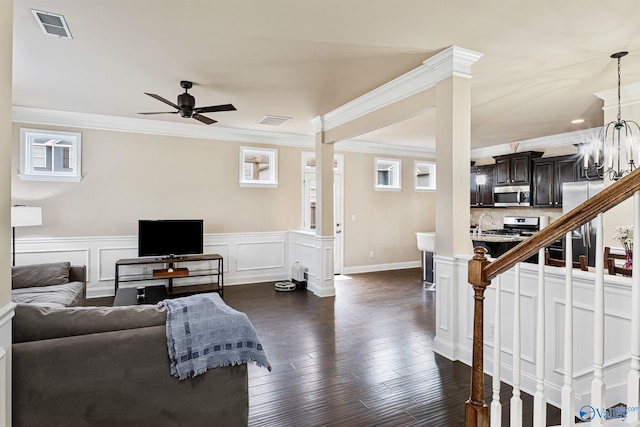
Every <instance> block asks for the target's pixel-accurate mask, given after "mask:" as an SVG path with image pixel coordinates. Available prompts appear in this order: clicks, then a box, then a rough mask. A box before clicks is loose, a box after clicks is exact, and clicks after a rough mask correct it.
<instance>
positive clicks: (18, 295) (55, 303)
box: [11, 282, 85, 307]
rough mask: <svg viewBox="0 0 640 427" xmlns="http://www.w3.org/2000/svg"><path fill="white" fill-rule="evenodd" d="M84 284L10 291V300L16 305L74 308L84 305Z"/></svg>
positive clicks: (75, 283)
mask: <svg viewBox="0 0 640 427" xmlns="http://www.w3.org/2000/svg"><path fill="white" fill-rule="evenodd" d="M84 295H85V284H84V282H71V283H65V284H63V285H49V286H36V287H31V288H18V289H13V290H12V291H11V300H12V301H13V302H15V303H18V304H20V303H21V304H35V305H40V306H47V307H75V306H81V305H84V299H85V297H84Z"/></svg>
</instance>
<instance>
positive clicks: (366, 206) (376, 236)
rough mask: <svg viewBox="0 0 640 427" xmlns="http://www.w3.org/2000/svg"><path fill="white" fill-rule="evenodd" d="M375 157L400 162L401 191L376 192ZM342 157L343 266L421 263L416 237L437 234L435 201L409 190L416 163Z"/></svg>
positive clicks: (430, 194) (362, 156)
mask: <svg viewBox="0 0 640 427" xmlns="http://www.w3.org/2000/svg"><path fill="white" fill-rule="evenodd" d="M339 149H340V145H339V144H338V145H337V146H336V151H337V152H339ZM375 157H385V158H399V159H401V160H402V191H375V190H374V181H373V180H374V173H373V168H374V159H375ZM344 158H345V191H344V230H345V242H344V251H345V255H344V264H345V266H346V267H348V266H361V265H374V264H384V263H392V262H406V261H418V260H420V253H419V252H418V249H417V247H416V237H415V234H414V233H415V232H416V231H434V230H435V201H436V197H435V192H415V191H414V190H413V161H414V160H416V159H414V158H409V157H397V156H389V155H384V156H376V155H374V154H361V153H344ZM353 215H355V216H356V220H355V221H353V220H352V219H353ZM371 251H373V253H374V256H373V258H371V257H370V252H371Z"/></svg>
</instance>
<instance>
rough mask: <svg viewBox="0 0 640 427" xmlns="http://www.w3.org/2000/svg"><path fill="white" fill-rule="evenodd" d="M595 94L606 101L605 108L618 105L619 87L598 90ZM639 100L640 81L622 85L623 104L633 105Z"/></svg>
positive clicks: (621, 100) (621, 96)
mask: <svg viewBox="0 0 640 427" xmlns="http://www.w3.org/2000/svg"><path fill="white" fill-rule="evenodd" d="M594 95H595V96H597V97H598V98H600V99H602V100H603V101H604V106H603V107H602V109H603V110H609V109H611V108H617V107H618V88H617V87H615V88H612V89H606V90H602V91H600V92H596V93H594ZM638 102H640V82H638V83H631V84H628V85H624V86H620V103H621V104H622V105H632V104H636V103H638Z"/></svg>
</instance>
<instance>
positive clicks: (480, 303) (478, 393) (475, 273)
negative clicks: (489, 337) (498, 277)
mask: <svg viewBox="0 0 640 427" xmlns="http://www.w3.org/2000/svg"><path fill="white" fill-rule="evenodd" d="M473 252H474V255H473V259H471V260H470V261H469V269H468V281H469V283H470V284H471V286H473V290H474V296H473V298H474V306H473V360H472V362H471V396H470V397H469V400H467V402H466V403H465V424H464V425H465V427H489V407H488V406H487V404H486V403H485V402H484V366H483V359H484V337H483V319H484V291H485V289H486V288H487V286H489V285H490V284H491V281H486V280H484V275H483V269H484V268H485V267H486V266H487V265H488V264H489V260H487V258H486V257H485V248H483V247H476V248H474V249H473Z"/></svg>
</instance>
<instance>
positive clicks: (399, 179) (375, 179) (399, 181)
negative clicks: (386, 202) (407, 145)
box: [373, 157, 402, 191]
mask: <svg viewBox="0 0 640 427" xmlns="http://www.w3.org/2000/svg"><path fill="white" fill-rule="evenodd" d="M379 161H384V162H392V163H395V164H396V165H397V167H398V170H397V172H395V173H394V176H395V177H396V178H397V179H396V181H397V183H396V184H395V185H380V184H378V162H379ZM373 187H374V190H376V191H402V160H401V159H388V158H383V157H376V158H374V159H373Z"/></svg>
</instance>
